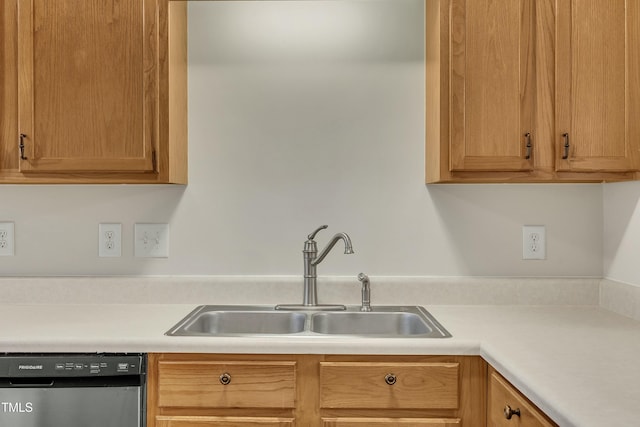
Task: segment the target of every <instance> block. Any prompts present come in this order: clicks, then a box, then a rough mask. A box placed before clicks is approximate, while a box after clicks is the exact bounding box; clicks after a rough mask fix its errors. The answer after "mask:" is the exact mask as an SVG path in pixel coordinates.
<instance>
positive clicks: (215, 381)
mask: <svg viewBox="0 0 640 427" xmlns="http://www.w3.org/2000/svg"><path fill="white" fill-rule="evenodd" d="M224 373H228V374H229V375H230V376H231V382H230V383H229V384H226V385H224V384H222V383H221V382H220V375H222V374H224ZM295 385H296V363H295V362H276V361H274V362H267V361H256V362H241V361H232V360H230V361H221V362H198V361H194V362H190V361H176V362H173V361H161V362H159V364H158V395H159V397H158V406H159V407H187V408H189V407H191V408H194V407H211V408H293V407H294V406H295V396H296V395H295V388H296V387H295Z"/></svg>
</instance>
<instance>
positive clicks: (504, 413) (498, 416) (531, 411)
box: [487, 368, 557, 427]
mask: <svg viewBox="0 0 640 427" xmlns="http://www.w3.org/2000/svg"><path fill="white" fill-rule="evenodd" d="M488 391H489V393H488V395H489V399H488V412H487V420H488V421H487V425H488V426H490V427H557V424H555V423H554V422H553V421H551V420H550V419H549V418H547V416H546V415H544V414H543V413H542V411H540V410H539V409H538V408H537V407H536V406H535V405H534V404H533V403H531V402H530V401H529V400H528V399H527V398H526V397H524V396H523V395H522V393H520V392H519V391H518V390H517V389H516V388H515V387H513V386H512V385H511V384H510V383H509V382H508V381H507V380H505V379H504V378H503V377H502V376H501V375H500V374H498V373H497V372H496V371H495V370H494V369H493V368H489V388H488Z"/></svg>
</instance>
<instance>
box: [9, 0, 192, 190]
mask: <svg viewBox="0 0 640 427" xmlns="http://www.w3.org/2000/svg"><path fill="white" fill-rule="evenodd" d="M9 3H11V4H9ZM2 8H3V15H2V23H3V27H4V28H5V30H4V34H3V36H4V39H5V40H8V39H13V40H14V41H15V43H4V44H3V45H4V46H7V45H9V46H7V47H8V52H7V54H6V55H5V56H4V57H3V58H2V63H0V67H1V68H2V69H3V70H4V73H3V75H4V76H5V78H4V79H3V81H4V84H3V88H4V90H5V91H6V92H7V93H6V95H5V96H3V99H2V105H3V106H4V107H5V108H7V109H13V110H15V112H11V113H9V114H6V115H5V114H3V116H2V120H3V123H2V124H3V126H2V129H3V133H2V137H3V139H2V142H1V144H2V147H3V149H2V151H0V155H3V156H4V155H8V156H9V157H10V158H9V159H1V160H0V165H2V169H1V170H0V182H132V183H136V182H140V183H145V182H149V183H169V182H171V183H186V180H187V176H186V175H187V174H186V147H187V145H186V144H187V142H186V138H187V128H186V122H187V120H186V114H187V108H186V90H187V89H186V66H187V64H186V3H182V2H175V3H170V2H169V1H168V0H121V1H104V0H17V1H16V2H4V4H3V6H2ZM14 86H15V87H16V88H17V89H16V90H14V89H13V87H14Z"/></svg>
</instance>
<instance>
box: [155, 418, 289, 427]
mask: <svg viewBox="0 0 640 427" xmlns="http://www.w3.org/2000/svg"><path fill="white" fill-rule="evenodd" d="M235 426H240V427H293V426H294V422H293V419H292V418H272V417H182V416H176V417H156V425H155V427H235Z"/></svg>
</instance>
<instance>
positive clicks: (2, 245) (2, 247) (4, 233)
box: [0, 222, 15, 256]
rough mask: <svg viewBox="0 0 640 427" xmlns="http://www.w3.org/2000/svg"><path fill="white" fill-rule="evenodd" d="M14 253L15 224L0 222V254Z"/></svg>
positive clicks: (12, 254) (10, 254) (11, 254)
mask: <svg viewBox="0 0 640 427" xmlns="http://www.w3.org/2000/svg"><path fill="white" fill-rule="evenodd" d="M14 255H15V225H14V223H13V222H0V256H14Z"/></svg>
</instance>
